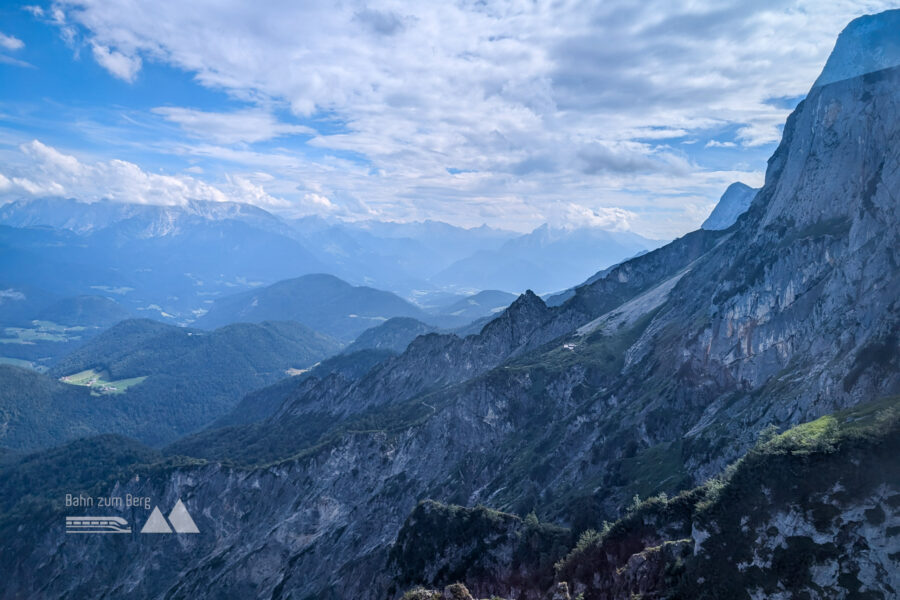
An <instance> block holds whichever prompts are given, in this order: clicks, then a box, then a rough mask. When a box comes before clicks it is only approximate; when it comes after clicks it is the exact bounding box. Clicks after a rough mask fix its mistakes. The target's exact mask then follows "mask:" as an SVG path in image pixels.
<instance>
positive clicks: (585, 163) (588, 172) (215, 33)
mask: <svg viewBox="0 0 900 600" xmlns="http://www.w3.org/2000/svg"><path fill="white" fill-rule="evenodd" d="M895 4H896V3H887V2H877V1H869V2H850V1H843V0H835V1H832V2H824V1H818V2H812V1H790V2H787V1H786V2H780V1H775V0H766V1H763V2H755V3H747V2H738V1H733V2H732V1H722V2H691V3H685V5H683V6H677V5H676V3H672V2H667V1H662V0H659V1H656V0H648V1H647V2H643V3H634V2H625V1H621V2H617V1H607V2H602V3H601V2H587V3H585V2H568V1H561V2H557V3H553V4H552V6H551V5H550V4H549V3H543V4H535V3H532V2H526V1H519V0H511V1H509V2H487V3H485V2H465V1H462V2H456V3H446V2H435V3H429V2H421V3H419V2H417V3H402V2H374V3H373V2H367V3H363V2H339V3H334V2H327V3H315V2H304V3H298V2H289V1H271V2H265V3H248V2H236V1H234V2H232V1H223V0H217V1H215V2H213V1H211V0H196V1H193V2H189V3H185V2H175V1H170V0H157V1H154V2H131V1H127V0H102V1H101V0H66V1H61V2H54V3H27V2H24V3H17V2H5V3H3V6H2V8H0V201H10V200H15V199H19V198H27V197H30V196H41V195H51V194H52V195H66V196H73V197H78V198H82V199H84V200H95V199H98V198H104V197H108V198H112V199H114V200H118V201H123V202H150V203H166V204H174V203H180V202H184V201H186V200H189V199H193V198H197V199H210V200H237V201H242V202H251V203H254V204H257V205H260V206H262V207H264V208H267V209H270V210H273V211H276V212H280V213H284V214H288V215H301V214H320V215H323V216H327V217H332V218H340V219H360V218H380V219H390V220H418V219H426V218H432V219H439V220H444V221H448V222H451V223H454V224H459V225H466V226H474V225H480V224H482V223H488V224H490V225H493V226H498V227H505V228H511V229H517V230H529V229H531V228H533V227H536V226H538V225H540V224H541V223H543V222H550V223H551V224H554V225H566V226H585V225H592V226H600V227H606V228H616V229H631V230H634V231H636V232H638V233H642V234H644V235H648V236H650V237H657V238H667V237H673V236H676V235H680V234H682V233H685V232H687V231H690V230H691V229H694V228H696V227H697V226H698V225H699V223H700V222H701V221H702V220H703V219H704V218H705V217H706V215H707V214H708V212H709V211H710V210H711V208H712V206H713V205H714V203H715V200H716V199H717V198H718V196H719V195H720V194H721V193H722V191H724V189H725V187H727V185H728V184H729V183H731V182H732V181H736V180H740V181H744V182H745V183H748V184H750V185H753V186H758V185H760V184H761V183H762V178H763V173H764V169H765V161H766V159H767V158H768V156H769V155H770V154H771V153H772V151H773V150H774V147H775V144H776V143H777V141H778V139H779V135H780V127H781V124H782V123H783V122H784V119H785V117H786V116H787V114H788V112H789V111H790V110H791V109H792V108H793V107H794V106H795V105H796V103H797V102H798V101H799V100H800V99H802V97H803V95H804V94H805V93H806V91H807V90H808V89H809V87H810V85H811V84H812V82H813V80H814V79H815V77H816V76H817V74H818V72H819V71H820V70H821V68H822V66H823V64H824V62H825V59H826V58H827V56H828V53H829V51H830V50H831V47H832V46H833V44H834V41H835V38H836V37H837V34H838V33H839V32H840V30H841V29H842V28H843V27H844V25H846V23H847V22H848V21H849V20H851V19H852V18H854V17H856V16H859V15H861V14H865V13H870V12H877V11H879V10H883V9H885V8H890V7H893V6H894V5H895Z"/></svg>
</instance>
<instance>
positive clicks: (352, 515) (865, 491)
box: [0, 13, 900, 600]
mask: <svg viewBox="0 0 900 600" xmlns="http://www.w3.org/2000/svg"><path fill="white" fill-rule="evenodd" d="M877 18H878V17H871V18H870V19H877ZM881 18H883V19H887V20H890V22H891V23H893V22H895V19H896V13H886V16H883V17H881ZM892 19H893V20H892ZM866 23H867V25H866V26H867V27H872V25H871V23H870V22H869V21H867V22H866ZM857 27H858V26H857V25H852V26H851V28H852V29H851V33H852V32H853V31H855V28H857ZM879 31H880V30H879ZM854 35H855V34H853V35H850V34H847V35H844V36H842V38H841V39H842V40H844V41H843V42H841V43H842V44H843V43H844V42H846V43H850V42H847V40H851V41H852V39H855V38H854ZM867 48H868V46H865V45H863V46H859V47H858V48H855V49H841V52H840V56H845V55H847V53H848V52H850V53H851V54H852V52H855V51H857V50H859V51H861V52H864V51H866V49H867ZM851 50H852V51H851ZM835 60H837V59H835ZM838 70H839V69H838V67H833V68H832V67H831V66H827V67H826V69H825V73H826V74H829V73H833V72H837V71H838ZM898 140H900V67H894V66H890V67H888V68H884V69H880V70H875V71H870V72H865V73H860V74H851V76H849V77H845V78H835V77H831V76H830V75H829V76H828V77H826V78H825V79H824V80H821V81H820V82H818V83H817V84H816V85H815V86H814V87H813V88H812V90H811V91H810V93H809V94H808V96H807V97H806V98H805V99H804V100H803V101H802V102H801V103H800V104H799V106H797V108H796V109H795V110H794V112H793V113H792V114H791V115H790V117H789V118H788V120H787V123H786V124H785V127H784V133H783V139H782V141H781V143H780V145H779V146H778V148H777V150H776V151H775V153H774V154H773V155H772V157H771V159H770V160H769V163H768V170H767V173H766V177H765V185H764V186H763V187H762V188H761V189H760V190H759V191H758V193H756V194H755V196H753V199H752V202H751V203H750V205H749V208H748V209H747V210H746V212H745V213H744V214H743V215H741V216H740V217H739V218H737V220H736V222H735V223H734V225H732V226H729V227H727V228H723V229H719V228H710V229H709V230H707V229H701V230H698V231H695V232H693V233H690V234H688V235H685V236H684V237H681V238H679V239H677V240H675V241H673V242H671V243H669V244H667V245H665V246H663V247H661V248H658V249H656V250H653V251H651V252H649V253H646V254H643V255H641V256H638V257H636V258H633V259H631V260H628V261H626V262H623V263H621V264H619V265H618V266H616V267H614V268H611V269H609V270H608V271H607V272H606V274H605V275H604V276H603V277H601V278H599V279H597V280H595V281H592V282H591V283H588V284H586V285H583V286H581V287H579V288H577V289H576V290H575V292H574V294H573V295H572V297H571V298H569V299H568V300H566V301H565V302H564V303H562V304H561V305H559V306H552V307H551V306H547V305H546V304H545V303H544V301H543V300H541V298H539V297H538V296H536V295H535V294H533V293H531V292H526V293H525V294H522V295H521V296H520V297H519V298H518V299H517V300H515V301H514V302H513V303H512V304H511V305H510V306H509V307H508V308H507V309H506V310H504V311H503V312H502V313H500V314H499V315H498V316H497V317H496V318H495V319H493V320H491V321H489V322H488V323H486V324H485V325H484V327H483V328H482V329H481V330H480V332H479V333H477V334H473V335H469V336H466V337H460V336H457V335H453V334H447V333H428V334H426V335H422V336H420V337H417V338H416V339H415V340H413V341H412V342H411V343H410V344H409V345H408V347H406V349H405V350H404V351H403V352H402V353H400V354H396V355H395V354H390V355H388V356H386V357H385V358H384V360H381V361H380V362H377V364H375V365H374V366H372V367H371V368H370V369H368V370H366V372H365V373H362V374H359V373H357V374H353V375H350V374H347V373H349V371H348V372H347V373H344V372H339V371H334V372H330V373H323V374H322V376H321V377H308V378H305V379H303V380H302V381H299V382H297V383H296V384H295V385H290V386H285V385H276V386H274V387H271V388H267V389H266V390H263V392H257V393H256V396H255V397H257V396H259V395H260V394H263V395H266V396H267V397H266V398H264V399H262V398H260V400H259V401H260V402H263V403H264V404H265V405H267V406H272V407H277V408H276V409H273V412H271V413H270V414H268V415H267V416H265V418H264V419H263V420H260V421H256V422H253V423H249V424H246V423H245V424H240V423H239V424H236V425H229V426H226V427H220V428H212V429H207V430H205V431H202V432H199V433H197V434H195V435H193V436H190V437H188V438H185V439H183V440H180V441H179V442H177V443H175V444H174V445H172V446H170V447H168V448H164V449H163V450H162V451H161V452H156V451H153V452H149V451H145V450H142V449H141V448H135V447H132V446H131V445H127V444H125V443H124V442H122V443H121V444H120V443H119V442H117V441H115V440H104V441H103V442H102V444H103V445H102V453H103V455H104V456H106V460H107V461H108V464H107V463H104V466H105V467H106V470H105V471H102V472H103V473H105V474H107V475H105V477H106V479H103V480H102V482H101V483H99V484H96V489H95V490H94V491H95V492H96V493H95V495H99V496H117V497H118V496H121V497H134V498H144V497H150V498H152V499H153V502H154V503H155V504H157V505H158V506H159V507H160V510H161V511H162V513H163V514H168V513H169V511H171V510H172V507H174V506H176V504H178V503H180V502H183V505H182V507H183V508H184V509H186V510H187V511H190V515H191V516H192V518H193V522H194V523H195V524H196V528H197V529H198V530H199V534H195V535H176V534H172V535H159V536H155V537H153V536H149V537H153V539H147V538H148V536H146V535H144V536H141V535H140V534H139V533H138V531H139V528H140V525H141V524H142V523H143V521H144V520H145V519H146V517H147V515H148V514H149V512H148V511H147V510H145V509H144V508H143V506H140V507H120V508H115V509H113V510H112V511H111V512H112V513H115V514H118V515H120V516H121V517H122V518H124V519H126V520H127V521H128V522H129V523H131V524H132V533H130V534H123V535H113V536H83V537H80V538H78V536H67V535H66V533H65V531H64V529H63V527H62V522H63V515H64V511H63V506H62V504H61V502H62V498H61V495H60V494H59V493H58V492H60V491H61V490H64V489H67V487H75V486H76V485H78V484H79V482H82V481H90V482H91V485H94V481H95V480H89V479H84V480H82V479H79V478H82V477H85V476H84V469H83V468H81V467H79V469H75V470H73V469H72V468H71V465H72V464H73V463H72V461H73V459H72V458H71V457H72V456H79V457H81V460H82V461H83V464H87V465H90V464H91V461H92V460H95V459H92V458H91V456H92V452H93V450H92V448H91V447H89V446H88V447H85V444H86V443H88V442H84V441H81V442H75V443H74V444H76V445H78V446H77V447H73V448H70V449H69V450H67V451H66V452H60V451H58V450H50V451H46V452H44V453H39V454H35V455H30V456H29V457H28V459H27V461H29V462H27V464H26V463H23V465H24V466H22V467H21V468H20V469H18V470H16V471H8V472H4V473H3V475H2V477H0V490H2V492H3V494H2V498H3V500H2V501H0V502H2V504H0V508H2V511H0V514H2V515H3V516H2V520H0V535H2V537H3V539H4V546H5V548H4V552H3V555H2V556H0V579H2V581H4V585H3V586H2V590H0V598H25V597H40V598H75V597H111V598H112V597H143V598H167V599H174V598H197V597H202V596H204V595H205V594H207V592H208V591H209V590H215V596H216V597H221V598H249V597H265V598H297V599H313V598H316V599H323V600H324V599H330V598H334V599H339V598H340V599H350V598H352V599H356V600H369V599H371V600H376V599H378V600H381V599H388V598H391V599H393V598H400V597H403V598H408V599H410V600H415V599H417V598H422V599H424V598H473V597H480V598H486V597H494V596H497V597H502V598H510V599H511V598H517V599H542V598H554V599H556V598H559V599H562V598H577V597H580V598H584V599H586V600H587V599H612V598H616V599H619V598H622V599H631V598H644V599H647V598H741V599H744V598H746V599H751V598H752V599H762V598H820V597H821V598H826V597H827V598H849V597H858V598H884V599H887V598H892V597H896V596H897V594H898V593H900V591H898V590H900V575H898V574H900V472H898V469H897V467H898V463H897V460H896V457H897V452H898V450H900V446H898V444H900V435H898V434H900V430H898V427H900V396H898V394H900V346H898V334H900V332H898V323H900V314H898V308H900V306H898V305H900V255H898V252H900V239H898V236H900V218H898V217H900V215H898V208H900V205H898V199H897V193H898V190H900V143H898ZM235 422H237V421H235ZM96 443H97V444H100V442H96ZM117 444H120V445H121V446H122V448H121V449H117V447H118V446H117ZM26 467H27V468H26ZM51 476H52V477H53V481H52V482H48V481H46V479H47V477H51ZM38 481H40V482H41V483H40V485H42V486H43V488H41V489H44V490H45V491H46V492H47V493H46V494H44V495H38V494H34V493H33V494H30V495H29V494H16V493H14V491H15V490H22V489H26V488H27V486H28V485H31V484H35V482H38ZM35 485H36V484H35ZM26 520H27V522H28V526H27V527H26V526H23V525H22V523H23V522H25V521H26ZM73 538H78V539H73ZM98 538H100V539H98ZM35 565H37V567H35Z"/></svg>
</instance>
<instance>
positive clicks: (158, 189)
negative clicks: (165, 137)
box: [0, 140, 290, 209]
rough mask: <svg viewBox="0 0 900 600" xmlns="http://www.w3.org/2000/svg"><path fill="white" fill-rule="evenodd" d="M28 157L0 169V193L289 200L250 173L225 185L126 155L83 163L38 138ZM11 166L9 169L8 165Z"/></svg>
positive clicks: (26, 150)
mask: <svg viewBox="0 0 900 600" xmlns="http://www.w3.org/2000/svg"><path fill="white" fill-rule="evenodd" d="M20 151H21V152H22V154H24V156H25V157H26V159H27V160H24V161H19V162H18V164H16V165H14V166H13V167H12V168H14V169H15V171H16V172H8V173H4V174H0V197H5V198H6V199H10V200H11V199H15V198H16V197H19V196H21V195H23V194H24V195H29V196H70V197H76V198H78V199H80V200H83V201H87V202H92V201H97V200H101V199H108V200H113V201H116V202H131V203H136V204H158V205H180V204H185V203H186V202H189V201H191V200H207V201H213V202H226V201H232V202H244V203H247V204H254V205H256V206H261V207H263V208H270V209H285V208H288V207H289V206H290V203H289V202H287V201H285V200H283V199H281V198H277V197H275V196H272V195H270V194H269V193H267V192H266V190H265V189H264V188H263V187H262V185H260V184H257V183H254V182H253V181H252V180H251V177H242V176H238V175H231V176H229V177H228V178H227V180H226V182H225V184H224V185H221V186H216V185H212V184H209V183H206V182H203V181H200V180H198V179H195V178H193V177H189V176H176V175H161V174H156V173H148V172H146V171H144V170H143V169H141V168H140V167H138V166H137V165H136V164H134V163H130V162H127V161H124V160H117V159H114V160H110V161H99V162H93V163H89V162H83V161H81V160H79V159H78V158H76V157H75V156H71V155H69V154H64V153H62V152H60V151H58V150H57V149H55V148H53V147H51V146H47V145H46V144H43V143H41V142H40V141H38V140H33V141H31V142H28V143H26V144H22V145H21V147H20ZM7 168H11V167H10V165H7Z"/></svg>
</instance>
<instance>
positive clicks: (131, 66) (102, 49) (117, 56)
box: [91, 43, 141, 83]
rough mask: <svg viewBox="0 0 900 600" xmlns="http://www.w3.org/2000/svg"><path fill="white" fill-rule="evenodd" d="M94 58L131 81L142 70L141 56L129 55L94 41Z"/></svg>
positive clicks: (115, 73)
mask: <svg viewBox="0 0 900 600" xmlns="http://www.w3.org/2000/svg"><path fill="white" fill-rule="evenodd" d="M91 48H92V49H93V51H94V59H96V61H97V62H98V63H99V64H100V66H101V67H103V68H104V69H106V70H107V71H109V72H110V73H112V74H113V75H115V76H116V77H118V78H119V79H121V80H123V81H127V82H128V83H131V82H133V81H134V79H135V77H137V74H138V72H139V71H140V70H141V57H140V56H127V55H125V54H123V53H121V52H117V51H116V50H110V49H109V47H107V46H104V45H102V44H97V43H93V44H91Z"/></svg>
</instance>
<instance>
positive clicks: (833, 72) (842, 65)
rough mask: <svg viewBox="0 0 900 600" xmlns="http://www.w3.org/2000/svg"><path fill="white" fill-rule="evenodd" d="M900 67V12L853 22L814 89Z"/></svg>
mask: <svg viewBox="0 0 900 600" xmlns="http://www.w3.org/2000/svg"><path fill="white" fill-rule="evenodd" d="M897 66H900V10H888V11H885V12H883V13H879V14H877V15H866V16H863V17H859V18H858V19H854V20H853V21H852V22H851V23H850V24H849V25H847V27H846V28H845V29H844V31H842V32H841V35H840V36H839V37H838V40H837V44H835V46H834V50H833V51H832V52H831V56H829V57H828V62H827V63H826V64H825V68H824V69H823V70H822V74H821V75H819V78H818V79H817V80H816V83H815V85H814V86H813V87H819V86H823V85H828V84H829V83H835V82H836V81H842V80H844V79H851V78H853V77H860V76H862V75H866V74H869V73H874V72H875V71H881V70H882V69H890V68H893V67H897Z"/></svg>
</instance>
